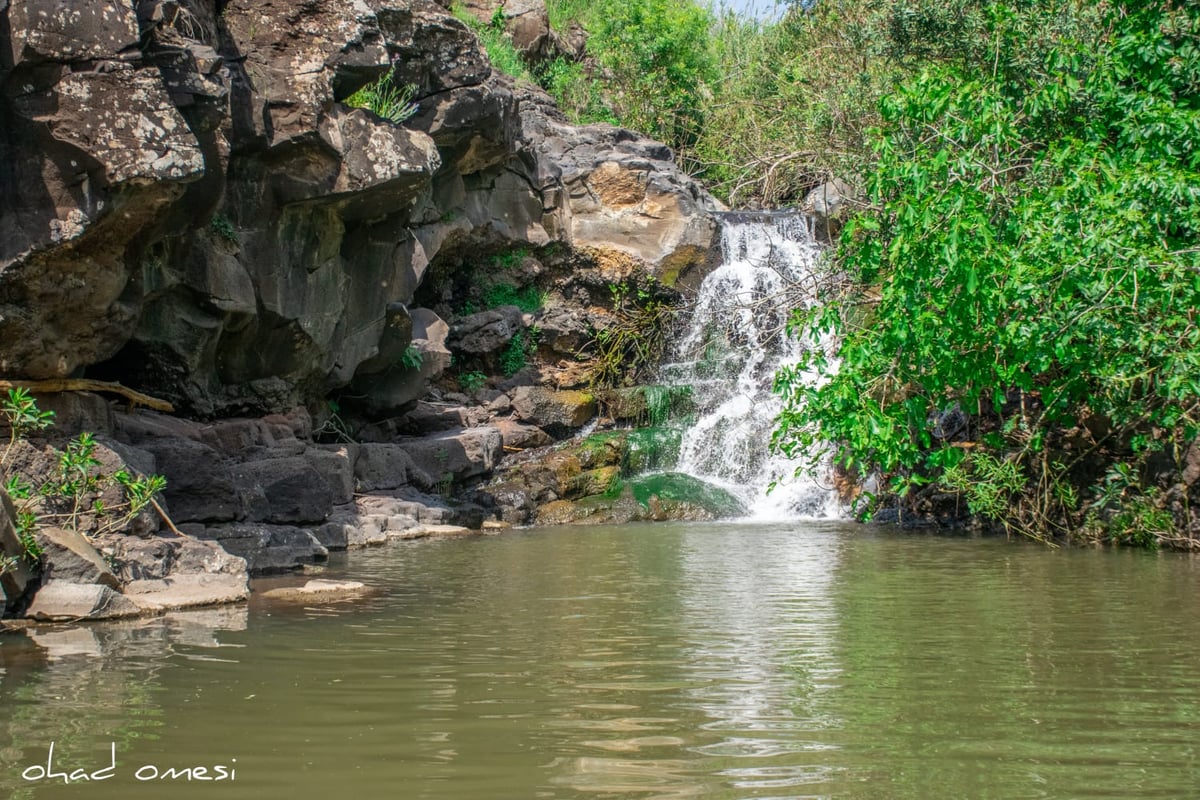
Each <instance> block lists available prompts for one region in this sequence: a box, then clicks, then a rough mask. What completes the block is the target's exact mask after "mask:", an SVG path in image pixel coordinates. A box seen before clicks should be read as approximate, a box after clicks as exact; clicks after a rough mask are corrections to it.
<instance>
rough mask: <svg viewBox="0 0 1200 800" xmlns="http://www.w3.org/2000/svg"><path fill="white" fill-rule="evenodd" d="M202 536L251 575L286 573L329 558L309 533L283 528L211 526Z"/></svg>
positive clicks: (252, 525)
mask: <svg viewBox="0 0 1200 800" xmlns="http://www.w3.org/2000/svg"><path fill="white" fill-rule="evenodd" d="M204 535H205V537H206V538H209V539H212V540H215V541H216V542H217V543H218V544H220V545H221V547H222V548H224V549H225V550H226V551H228V552H229V553H232V554H233V555H236V556H240V557H241V558H244V559H245V560H246V566H247V569H248V570H249V572H250V574H251V575H266V574H270V573H273V572H288V571H290V570H292V569H295V568H297V567H299V566H300V565H302V564H311V563H313V562H317V561H324V560H325V559H327V558H328V557H329V551H328V550H327V549H326V548H325V546H324V545H322V544H321V543H320V542H319V541H317V538H316V537H315V536H313V534H312V533H310V532H309V531H307V530H304V529H301V528H294V527H291V526H287V525H264V524H252V523H243V524H234V525H212V526H209V527H208V528H206V529H205V532H204Z"/></svg>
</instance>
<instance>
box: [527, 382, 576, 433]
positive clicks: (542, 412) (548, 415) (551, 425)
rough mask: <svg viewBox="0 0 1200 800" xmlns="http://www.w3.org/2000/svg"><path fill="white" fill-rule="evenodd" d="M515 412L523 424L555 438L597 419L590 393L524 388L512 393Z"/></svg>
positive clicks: (541, 387) (536, 387) (535, 387)
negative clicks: (539, 429) (527, 424)
mask: <svg viewBox="0 0 1200 800" xmlns="http://www.w3.org/2000/svg"><path fill="white" fill-rule="evenodd" d="M512 404H513V408H514V409H515V410H516V412H517V416H518V417H519V418H520V419H521V420H522V421H524V422H528V423H529V424H531V425H536V426H537V427H539V428H541V429H542V430H544V431H546V432H547V433H549V434H551V435H552V436H559V437H561V436H565V435H568V434H569V433H571V432H572V431H575V430H578V429H579V428H582V427H583V426H584V425H585V424H586V423H587V422H588V420H590V419H591V418H592V417H594V416H596V399H595V397H594V396H592V395H591V394H590V393H588V392H576V391H556V390H554V389H548V388H546V387H544V386H522V387H519V388H517V389H515V390H514V391H513V393H512Z"/></svg>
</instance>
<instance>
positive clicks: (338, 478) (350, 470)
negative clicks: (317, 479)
mask: <svg viewBox="0 0 1200 800" xmlns="http://www.w3.org/2000/svg"><path fill="white" fill-rule="evenodd" d="M358 453H359V446H358V445H348V444H337V445H323V446H319V447H311V448H309V449H308V450H306V451H305V452H304V458H305V460H306V461H308V463H309V464H310V465H311V466H312V468H313V469H314V470H316V471H317V474H318V475H320V476H321V478H322V479H324V481H325V484H326V485H327V486H328V487H329V492H330V502H332V503H333V505H335V506H337V505H343V504H345V503H349V502H351V501H352V500H353V499H354V469H355V465H356V464H357V462H358Z"/></svg>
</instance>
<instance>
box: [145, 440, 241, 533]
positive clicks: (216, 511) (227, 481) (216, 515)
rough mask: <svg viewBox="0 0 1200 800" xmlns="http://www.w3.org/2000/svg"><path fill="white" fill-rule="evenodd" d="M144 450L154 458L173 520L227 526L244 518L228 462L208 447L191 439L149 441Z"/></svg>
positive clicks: (146, 441) (239, 496)
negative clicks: (226, 524) (234, 520)
mask: <svg viewBox="0 0 1200 800" xmlns="http://www.w3.org/2000/svg"><path fill="white" fill-rule="evenodd" d="M139 446H140V447H141V448H142V449H144V450H148V451H149V452H151V453H153V454H154V458H155V461H156V462H157V465H158V470H159V474H161V475H163V476H164V477H166V479H167V488H166V489H165V490H164V491H163V495H164V497H166V499H167V502H168V503H170V504H171V515H172V519H173V520H174V521H175V522H176V523H180V522H224V521H228V520H233V519H238V518H240V517H243V516H245V513H246V506H245V503H244V501H243V500H242V495H241V493H240V492H239V491H238V489H237V486H236V484H235V482H234V477H233V473H232V471H231V470H230V467H229V464H228V463H227V461H226V459H225V458H224V457H223V456H222V455H221V454H220V453H218V452H217V451H216V450H214V449H213V448H211V447H209V446H208V445H205V444H201V443H200V442H197V441H192V440H190V439H178V438H148V439H144V440H142V441H141V443H140V445H139Z"/></svg>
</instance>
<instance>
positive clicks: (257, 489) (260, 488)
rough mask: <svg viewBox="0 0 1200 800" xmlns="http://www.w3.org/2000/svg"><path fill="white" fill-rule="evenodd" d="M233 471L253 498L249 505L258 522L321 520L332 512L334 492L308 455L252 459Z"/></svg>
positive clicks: (282, 522) (252, 516) (243, 488)
mask: <svg viewBox="0 0 1200 800" xmlns="http://www.w3.org/2000/svg"><path fill="white" fill-rule="evenodd" d="M233 474H234V478H235V480H236V481H237V483H238V485H239V487H240V488H241V489H242V491H244V492H247V493H249V496H251V497H252V498H254V499H252V500H251V501H250V503H249V506H250V519H251V520H253V521H255V522H272V523H277V524H292V523H301V522H318V523H319V522H324V521H325V518H326V517H328V516H329V512H330V510H331V507H332V505H333V492H332V491H331V490H330V485H329V482H328V481H327V480H326V479H325V478H324V477H323V476H322V475H321V473H319V472H317V470H316V469H314V468H313V466H312V464H311V463H310V459H308V458H305V457H303V456H293V457H290V458H272V459H265V460H262V461H251V462H249V463H246V464H240V465H238V466H237V467H235V468H234V470H233ZM259 498H261V499H259Z"/></svg>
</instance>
